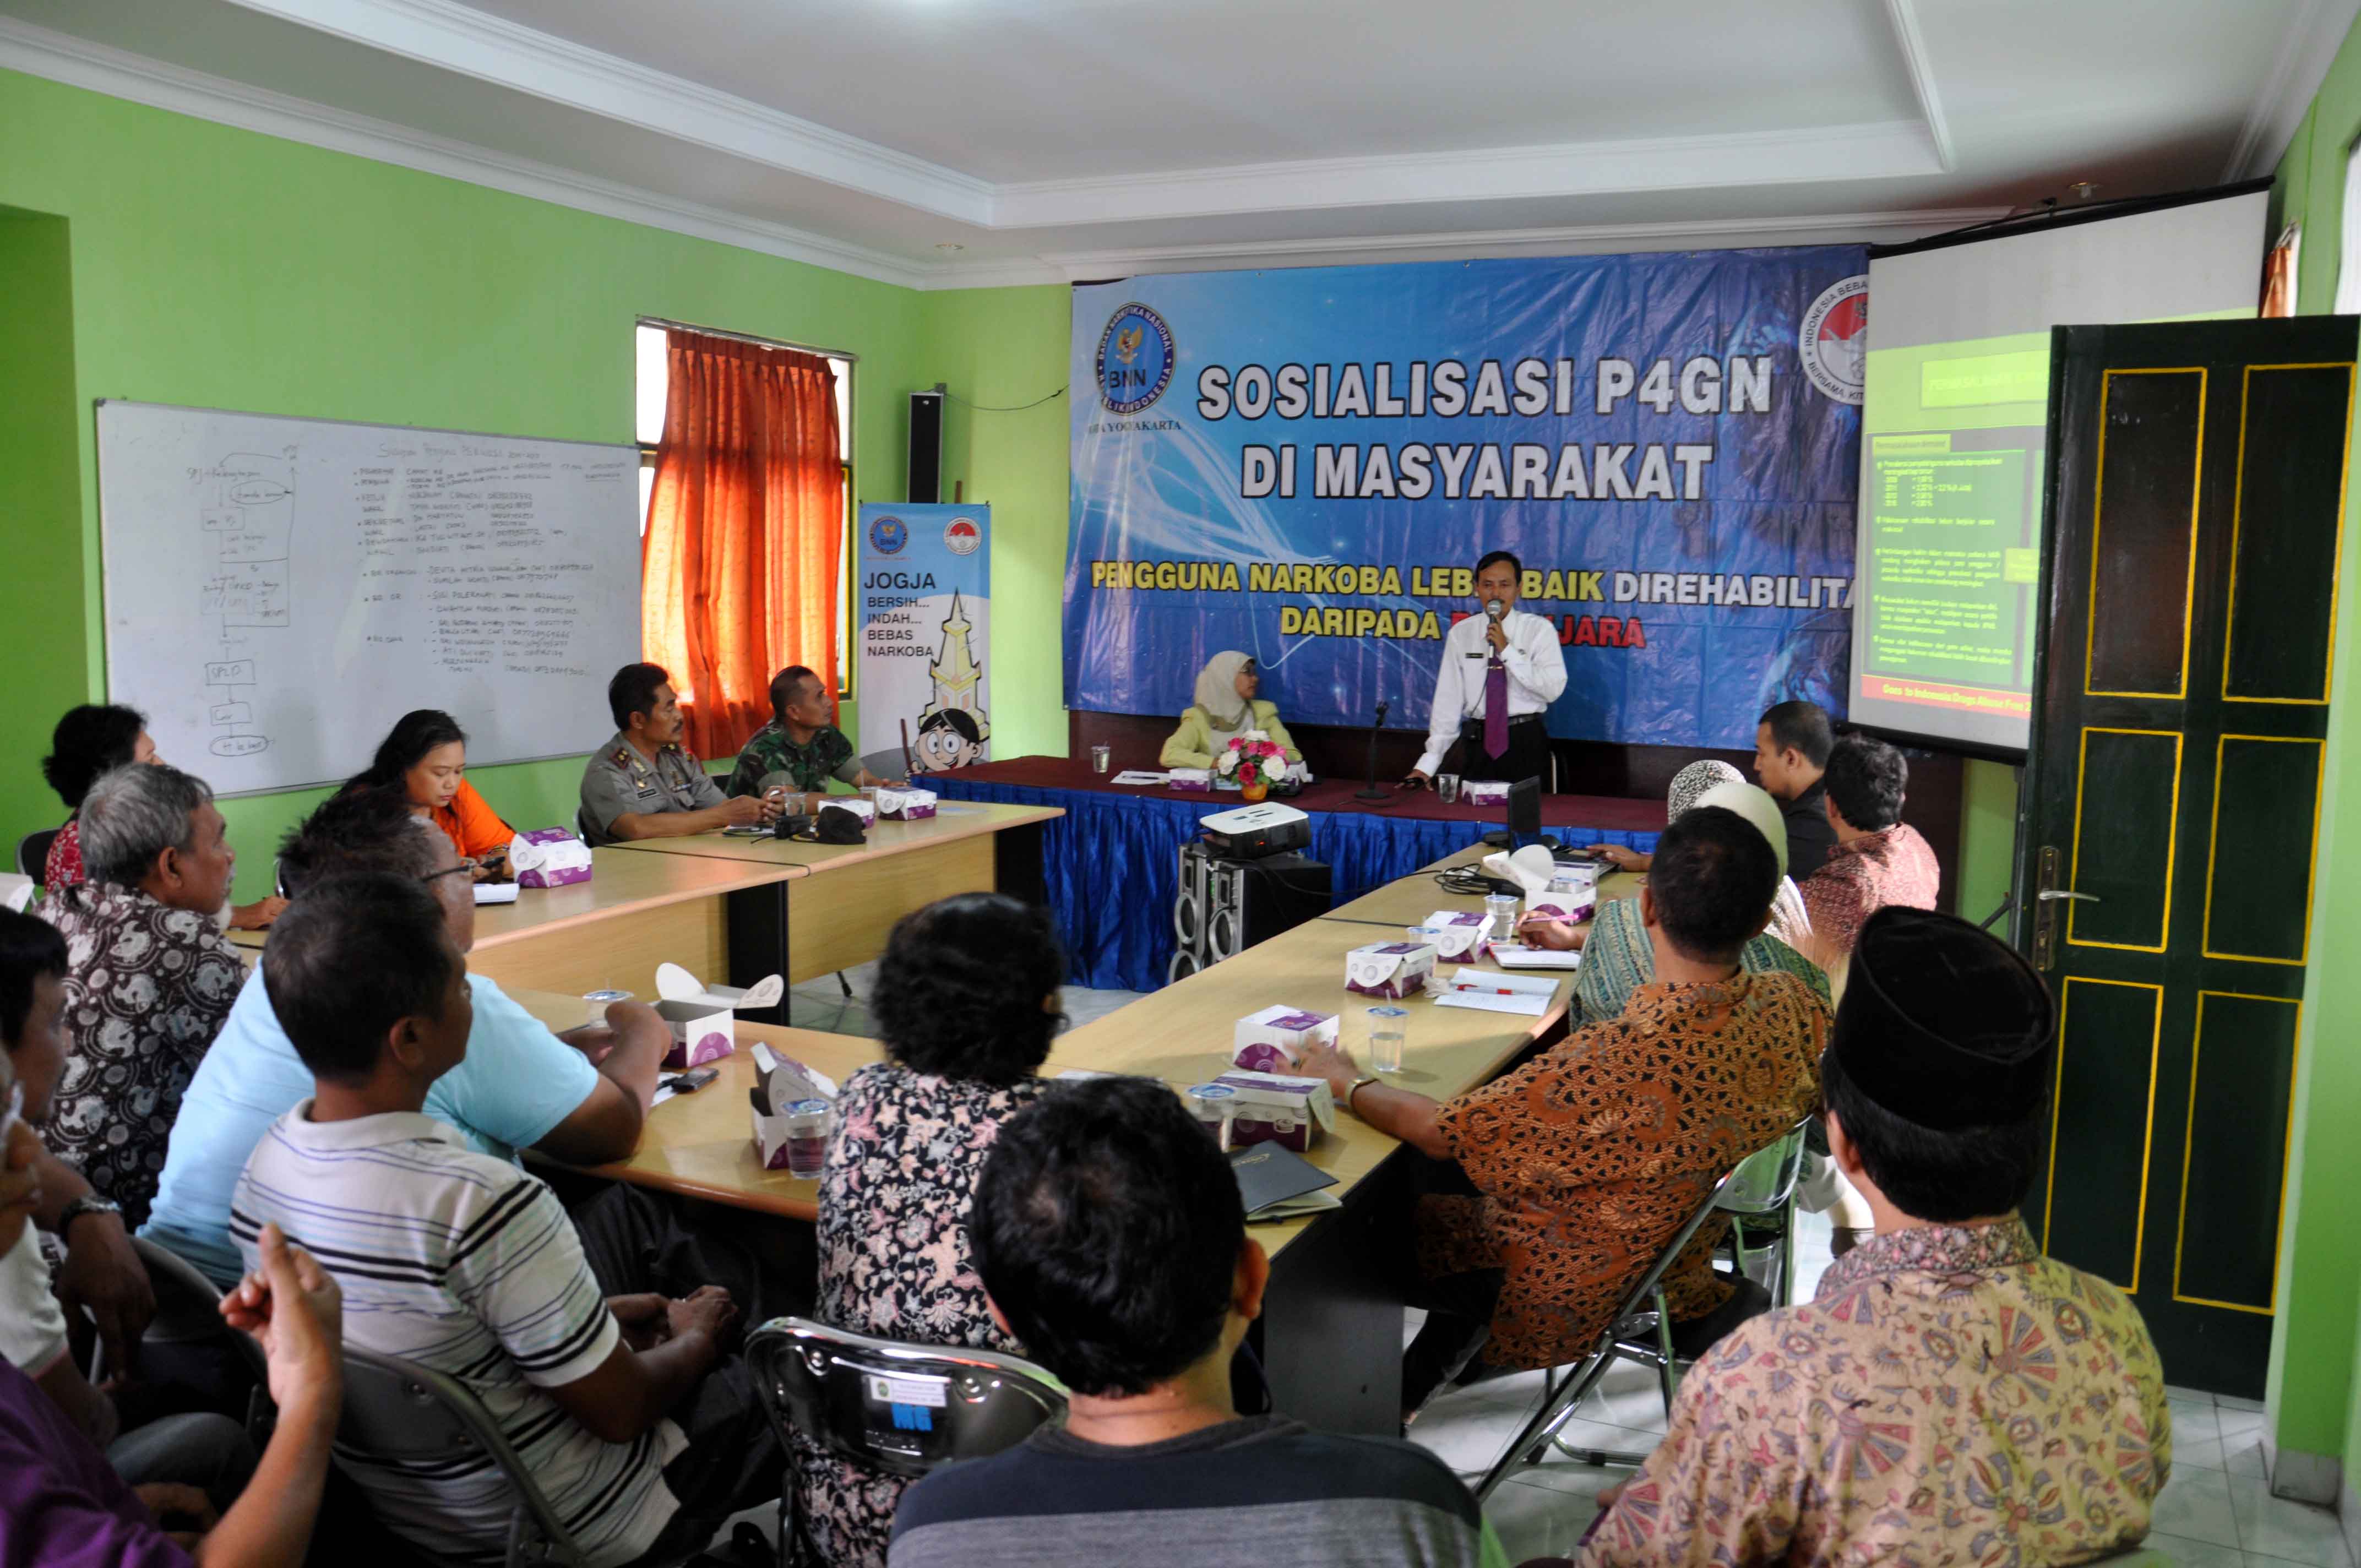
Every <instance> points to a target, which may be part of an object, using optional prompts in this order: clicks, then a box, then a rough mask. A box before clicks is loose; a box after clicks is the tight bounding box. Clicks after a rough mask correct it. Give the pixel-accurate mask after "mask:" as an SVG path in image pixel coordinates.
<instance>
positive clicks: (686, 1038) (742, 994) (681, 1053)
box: [656, 964, 786, 1070]
mask: <svg viewBox="0 0 2361 1568" xmlns="http://www.w3.org/2000/svg"><path fill="white" fill-rule="evenodd" d="M785 993H786V982H785V981H784V980H782V979H781V978H780V977H779V976H777V975H770V976H767V977H765V978H764V979H763V981H760V982H759V983H757V984H755V985H752V986H749V987H746V988H745V989H743V990H741V989H740V988H739V987H737V986H734V985H713V986H708V985H707V984H706V983H705V982H704V981H701V980H699V979H697V977H696V976H695V975H693V974H691V973H689V972H688V971H687V970H685V969H683V968H681V967H680V966H679V965H678V964H658V965H657V966H656V995H657V996H658V997H659V998H661V1000H660V1001H658V1002H657V1003H656V1015H657V1016H658V1017H660V1018H662V1019H663V1020H664V1024H665V1026H666V1027H668V1028H670V1029H671V1030H672V1049H670V1050H668V1051H666V1052H665V1053H664V1067H665V1068H667V1069H674V1070H677V1069H682V1068H691V1067H703V1066H704V1065H705V1064H706V1063H707V1062H709V1061H719V1060H720V1059H721V1058H723V1057H726V1056H728V1055H729V1054H730V1052H731V1051H734V1050H736V1049H737V1048H738V1020H737V1014H738V1009H740V1008H741V1007H776V1006H777V1005H778V1004H779V998H780V997H781V996H783V995H785Z"/></svg>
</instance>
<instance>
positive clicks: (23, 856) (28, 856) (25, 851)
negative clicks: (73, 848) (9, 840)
mask: <svg viewBox="0 0 2361 1568" xmlns="http://www.w3.org/2000/svg"><path fill="white" fill-rule="evenodd" d="M58 833H59V829H58V828H42V829H41V830H40V831H39V832H38V833H27V834H26V835H25V836H24V837H23V838H21V839H17V840H16V874H17V875H18V876H28V877H31V878H32V879H33V880H34V881H35V882H38V881H40V880H41V872H43V871H45V870H46V869H48V866H49V846H50V845H51V844H54V843H56V842H57V841H58Z"/></svg>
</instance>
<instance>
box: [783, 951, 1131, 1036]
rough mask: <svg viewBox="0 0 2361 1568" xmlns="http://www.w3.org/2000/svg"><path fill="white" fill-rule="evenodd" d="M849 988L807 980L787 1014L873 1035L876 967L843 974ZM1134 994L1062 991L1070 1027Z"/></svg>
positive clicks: (837, 1031) (827, 978)
mask: <svg viewBox="0 0 2361 1568" xmlns="http://www.w3.org/2000/svg"><path fill="white" fill-rule="evenodd" d="M844 978H845V980H846V981H849V982H851V986H852V994H851V996H850V997H847V996H846V995H845V994H844V988H843V987H842V986H840V985H839V984H838V983H837V979H836V976H834V975H832V974H827V975H822V976H820V977H819V979H818V980H807V981H804V982H803V983H802V984H801V985H798V986H795V987H793V988H792V989H790V990H789V992H787V1014H788V1018H789V1020H790V1021H791V1022H792V1023H793V1024H794V1025H795V1026H796V1028H798V1029H819V1030H823V1031H825V1032H826V1033H828V1034H831V1035H863V1036H873V1035H875V1034H876V1032H877V1031H876V1029H875V1028H874V1027H873V1025H871V1024H870V1021H869V1007H868V1002H869V996H870V992H871V991H872V989H873V987H874V986H875V985H876V982H877V966H876V965H875V964H873V963H866V964H862V965H861V966H860V967H859V968H857V969H849V970H845V971H844ZM1140 994H1141V993H1140V992H1137V991H1092V990H1089V989H1088V988H1086V987H1083V986H1079V985H1070V986H1068V987H1066V990H1065V1000H1064V1003H1063V1004H1064V1007H1065V1010H1066V1022H1067V1024H1068V1025H1069V1026H1070V1027H1075V1028H1079V1027H1081V1026H1082V1025H1084V1024H1089V1023H1093V1022H1095V1021H1096V1020H1098V1019H1101V1018H1104V1017H1105V1016H1106V1015H1107V1014H1110V1013H1112V1012H1114V1011H1115V1009H1116V1008H1118V1007H1123V1006H1126V1005H1128V1004H1129V1003H1134V1002H1137V1001H1138V1000H1139V998H1140Z"/></svg>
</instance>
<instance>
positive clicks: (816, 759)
mask: <svg viewBox="0 0 2361 1568" xmlns="http://www.w3.org/2000/svg"><path fill="white" fill-rule="evenodd" d="M773 773H785V774H786V775H787V776H788V777H789V778H791V779H793V780H795V781H796V790H798V791H799V792H808V791H811V790H816V789H826V788H827V787H828V781H829V780H830V779H841V780H843V781H844V782H845V783H846V784H851V783H852V781H853V780H855V779H857V778H859V777H860V776H861V760H860V759H859V758H857V757H855V756H854V755H853V754H852V742H851V741H850V740H846V739H845V736H844V731H843V730H841V729H838V728H836V726H834V725H833V724H823V725H821V726H820V727H819V728H818V729H815V730H813V731H812V738H811V739H810V740H808V741H807V742H805V743H804V744H803V745H801V746H798V745H796V743H795V742H794V741H792V740H788V739H787V732H786V731H785V730H784V729H780V728H779V726H778V722H777V720H775V719H774V720H773V721H772V722H771V723H768V724H765V725H764V726H763V728H761V729H757V730H755V731H754V735H753V739H752V740H748V741H747V742H746V744H745V745H744V746H742V747H741V748H740V749H739V752H738V765H737V767H735V768H734V769H732V770H731V771H730V794H731V795H753V794H755V793H757V792H758V791H760V790H761V789H762V787H763V780H764V779H766V778H768V777H770V775H772V774H773Z"/></svg>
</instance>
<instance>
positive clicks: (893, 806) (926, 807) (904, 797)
mask: <svg viewBox="0 0 2361 1568" xmlns="http://www.w3.org/2000/svg"><path fill="white" fill-rule="evenodd" d="M934 814H935V792H934V791H933V790H930V789H881V790H879V791H878V792H877V815H878V816H880V817H884V818H886V819H887V820H889V821H893V822H916V821H918V820H919V819H921V818H922V817H932V816H933V815H934Z"/></svg>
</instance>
